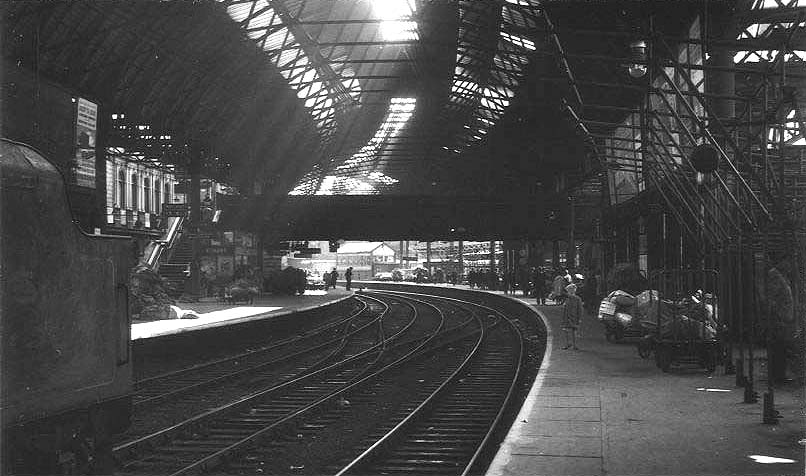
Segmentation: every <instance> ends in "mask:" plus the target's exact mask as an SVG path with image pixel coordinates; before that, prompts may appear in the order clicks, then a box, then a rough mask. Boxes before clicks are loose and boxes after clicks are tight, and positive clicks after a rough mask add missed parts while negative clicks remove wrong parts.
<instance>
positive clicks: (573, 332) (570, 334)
mask: <svg viewBox="0 0 806 476" xmlns="http://www.w3.org/2000/svg"><path fill="white" fill-rule="evenodd" d="M565 292H566V297H565V305H564V307H563V331H565V347H563V349H564V350H565V349H570V348H571V347H573V348H574V350H579V348H578V347H577V329H578V328H579V325H580V324H581V321H582V313H583V309H582V299H580V298H579V296H577V295H576V292H577V287H576V285H575V284H569V285H568V286H566V287H565Z"/></svg>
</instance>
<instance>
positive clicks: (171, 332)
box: [131, 294, 353, 342]
mask: <svg viewBox="0 0 806 476" xmlns="http://www.w3.org/2000/svg"><path fill="white" fill-rule="evenodd" d="M351 297H353V295H352V294H349V295H347V296H343V297H340V298H338V299H334V300H332V301H328V302H324V303H320V304H314V305H311V306H305V307H298V308H296V309H286V308H280V309H278V310H277V311H269V312H261V313H260V314H253V315H251V316H243V317H236V318H235V319H228V320H225V321H216V322H210V323H205V324H201V325H199V326H189V327H180V328H178V329H168V330H166V331H163V332H159V333H156V334H153V335H150V336H148V337H136V338H134V339H131V341H132V342H134V341H136V340H146V339H155V338H159V337H165V336H172V335H177V334H187V333H188V332H194V331H201V330H205V329H213V328H216V327H224V326H229V325H232V324H241V323H244V322H250V321H256V320H259V319H266V318H268V317H279V316H285V315H287V314H294V313H297V312H305V311H310V310H311V309H317V308H320V307H325V306H330V305H332V304H336V303H339V302H341V301H345V300H347V299H349V298H351Z"/></svg>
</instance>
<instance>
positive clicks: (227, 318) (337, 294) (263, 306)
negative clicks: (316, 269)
mask: <svg viewBox="0 0 806 476" xmlns="http://www.w3.org/2000/svg"><path fill="white" fill-rule="evenodd" d="M352 295H353V292H352V291H346V290H344V288H337V289H331V290H329V291H321V290H309V291H306V292H305V294H303V295H302V296H278V295H271V294H269V295H261V296H259V297H257V298H255V300H254V302H253V303H252V304H249V305H244V304H227V303H222V302H218V301H217V300H215V299H212V298H211V299H210V300H202V301H199V302H187V303H185V302H181V303H177V304H176V306H177V307H178V308H180V311H179V314H180V315H181V314H183V313H184V312H187V311H191V312H192V313H193V314H195V315H197V316H198V318H193V319H166V320H159V321H145V322H137V321H135V322H134V323H133V324H132V326H131V340H133V341H134V340H142V339H149V338H152V337H161V336H167V335H175V334H182V333H187V332H192V331H198V330H202V329H210V328H215V327H221V326H229V325H232V324H238V323H243V322H248V321H253V320H258V319H264V318H267V317H274V316H282V315H286V314H292V313H295V312H302V311H307V310H309V309H314V308H317V307H322V306H327V305H330V304H334V303H336V302H338V301H342V300H345V299H347V298H349V297H350V296H352Z"/></svg>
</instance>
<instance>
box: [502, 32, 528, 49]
mask: <svg viewBox="0 0 806 476" xmlns="http://www.w3.org/2000/svg"><path fill="white" fill-rule="evenodd" d="M501 38H503V39H504V40H506V41H509V42H510V43H512V44H513V45H516V46H520V47H523V48H526V49H527V50H532V51H534V50H535V49H536V48H535V42H534V41H532V40H530V39H528V38H524V37H522V36H518V35H513V34H511V33H507V32H505V31H502V32H501Z"/></svg>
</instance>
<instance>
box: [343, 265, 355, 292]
mask: <svg viewBox="0 0 806 476" xmlns="http://www.w3.org/2000/svg"><path fill="white" fill-rule="evenodd" d="M344 280H345V281H347V285H346V286H345V287H344V288H345V289H346V290H348V291H349V290H350V284H352V282H353V267H352V266H350V267H349V268H347V271H345V272H344Z"/></svg>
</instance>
